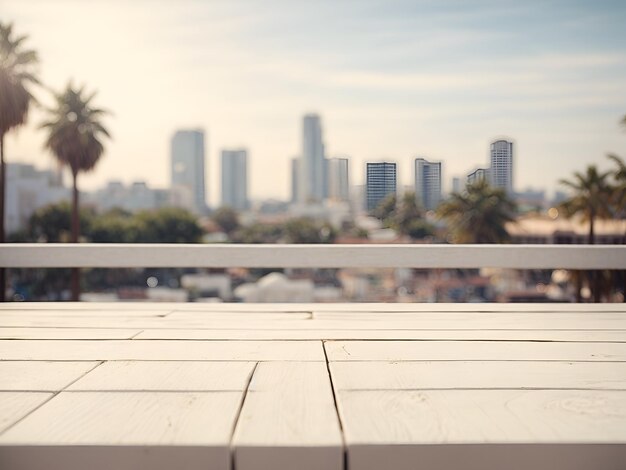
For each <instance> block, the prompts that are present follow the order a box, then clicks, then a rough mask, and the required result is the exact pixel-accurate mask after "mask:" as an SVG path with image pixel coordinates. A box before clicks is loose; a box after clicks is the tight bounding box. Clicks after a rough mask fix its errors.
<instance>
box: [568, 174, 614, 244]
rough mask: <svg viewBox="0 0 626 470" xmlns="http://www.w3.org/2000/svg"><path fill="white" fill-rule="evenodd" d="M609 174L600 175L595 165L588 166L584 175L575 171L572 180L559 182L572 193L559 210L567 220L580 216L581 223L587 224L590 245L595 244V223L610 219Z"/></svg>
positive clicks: (610, 191)
mask: <svg viewBox="0 0 626 470" xmlns="http://www.w3.org/2000/svg"><path fill="white" fill-rule="evenodd" d="M610 174H611V172H609V171H607V172H604V173H601V172H599V171H598V168H597V167H596V166H595V165H590V166H588V167H587V171H586V172H585V174H582V173H580V172H578V171H577V172H576V173H574V179H573V180H571V181H570V180H560V181H559V182H560V183H561V184H562V185H564V186H567V187H568V188H570V189H571V190H573V192H574V194H573V195H572V197H571V198H570V199H567V200H566V201H564V202H562V203H561V205H560V208H561V210H562V211H563V212H564V213H565V216H566V217H568V218H569V217H573V216H575V215H581V216H582V220H583V222H589V237H588V243H589V244H590V245H593V244H594V243H595V242H596V238H595V221H596V220H597V219H606V218H610V217H611V205H610V202H611V193H612V189H611V185H610V183H609V176H610Z"/></svg>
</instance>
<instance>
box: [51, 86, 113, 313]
mask: <svg viewBox="0 0 626 470" xmlns="http://www.w3.org/2000/svg"><path fill="white" fill-rule="evenodd" d="M94 96H95V93H92V94H90V95H86V93H85V89H84V87H81V88H74V87H73V86H72V84H71V82H70V83H69V84H68V85H67V88H66V89H65V90H64V91H63V92H62V93H60V94H57V95H55V98H56V107H55V108H53V109H50V110H49V114H50V118H49V120H48V121H46V122H44V123H43V124H42V125H41V127H42V128H44V129H47V130H48V132H49V134H48V138H47V140H46V148H48V149H50V150H51V151H52V153H53V154H54V156H55V157H56V159H57V160H58V161H59V163H61V164H62V165H65V166H67V167H69V169H70V172H71V173H72V232H71V241H72V242H73V243H77V242H78V238H79V235H80V222H79V217H78V204H79V201H78V174H79V173H81V172H85V171H90V170H92V169H93V168H94V167H95V166H96V163H98V160H99V159H100V157H101V156H102V153H103V152H104V146H103V144H102V138H103V137H109V138H110V135H109V132H108V131H107V130H106V128H105V127H104V126H103V125H102V123H101V122H100V119H101V118H102V116H104V115H105V114H107V112H106V111H105V110H103V109H100V108H95V107H93V105H92V103H91V102H92V100H93V98H94ZM79 294H80V280H79V271H78V269H74V270H73V272H72V300H74V301H77V300H78V297H79Z"/></svg>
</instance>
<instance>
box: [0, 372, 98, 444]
mask: <svg viewBox="0 0 626 470" xmlns="http://www.w3.org/2000/svg"><path fill="white" fill-rule="evenodd" d="M105 362H106V361H99V362H98V363H97V364H96V365H95V366H93V367H92V368H91V369H89V370H88V371H86V372H85V373H83V374H81V375H80V376H79V377H77V378H75V379H74V380H72V381H71V382H70V383H68V384H67V385H66V386H65V387H63V388H62V389H61V390H58V391H56V392H53V393H52V395H51V396H50V397H48V399H47V400H44V401H43V402H42V403H40V404H39V405H38V406H36V407H35V408H33V409H32V410H31V411H30V412H28V413H27V414H26V415H24V416H22V417H21V418H20V419H18V420H17V421H15V422H14V423H12V424H11V425H9V426H8V427H7V428H5V429H4V430H3V431H2V432H0V436H1V435H2V434H4V433H6V432H7V431H8V430H9V429H12V428H14V427H15V426H16V425H17V424H19V423H21V422H22V421H24V420H25V419H26V418H27V417H29V416H30V415H32V414H33V413H34V412H35V411H37V410H38V409H39V408H41V407H42V406H44V405H45V404H46V403H48V402H49V401H50V400H52V399H53V398H54V397H56V396H57V395H58V394H59V393H61V392H64V391H65V390H66V389H67V388H68V387H71V386H72V385H74V384H75V383H76V382H78V381H79V380H80V379H82V378H83V377H84V376H86V375H87V374H89V373H90V372H91V371H93V370H95V369H96V368H98V367H100V366H101V365H102V364H104V363H105ZM32 391H33V390H29V392H32ZM48 393H49V392H48Z"/></svg>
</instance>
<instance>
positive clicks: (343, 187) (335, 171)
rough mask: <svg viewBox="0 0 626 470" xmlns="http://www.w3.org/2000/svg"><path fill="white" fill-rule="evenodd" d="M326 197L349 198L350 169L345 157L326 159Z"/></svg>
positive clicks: (341, 199)
mask: <svg viewBox="0 0 626 470" xmlns="http://www.w3.org/2000/svg"><path fill="white" fill-rule="evenodd" d="M328 197H329V199H331V200H333V201H349V200H350V170H349V160H348V159H347V158H331V159H329V160H328Z"/></svg>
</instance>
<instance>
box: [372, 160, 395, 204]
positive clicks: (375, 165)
mask: <svg viewBox="0 0 626 470" xmlns="http://www.w3.org/2000/svg"><path fill="white" fill-rule="evenodd" d="M396 191H397V171H396V164H395V163H393V162H368V163H367V164H366V167H365V207H366V210H367V211H371V210H373V209H374V208H376V206H378V204H380V203H381V201H382V200H383V199H385V198H386V197H387V196H388V195H390V194H396Z"/></svg>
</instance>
